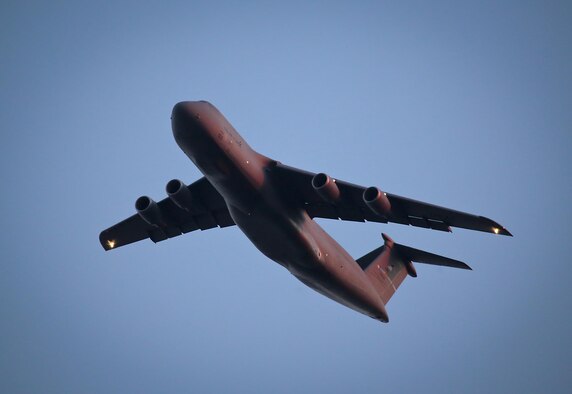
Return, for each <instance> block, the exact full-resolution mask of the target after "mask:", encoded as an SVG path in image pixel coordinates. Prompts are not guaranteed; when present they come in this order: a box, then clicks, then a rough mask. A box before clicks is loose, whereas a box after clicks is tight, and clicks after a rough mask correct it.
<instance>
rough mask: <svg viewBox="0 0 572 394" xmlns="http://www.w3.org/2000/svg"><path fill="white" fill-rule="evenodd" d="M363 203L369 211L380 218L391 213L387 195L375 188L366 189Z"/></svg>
mask: <svg viewBox="0 0 572 394" xmlns="http://www.w3.org/2000/svg"><path fill="white" fill-rule="evenodd" d="M363 201H364V202H365V205H367V207H368V208H369V209H371V210H372V211H373V212H374V213H376V214H378V215H380V216H385V215H387V214H388V213H389V211H391V203H390V202H389V199H388V198H387V196H386V194H385V193H384V192H382V191H381V190H379V189H378V188H377V187H375V186H372V187H368V188H367V189H365V191H364V192H363Z"/></svg>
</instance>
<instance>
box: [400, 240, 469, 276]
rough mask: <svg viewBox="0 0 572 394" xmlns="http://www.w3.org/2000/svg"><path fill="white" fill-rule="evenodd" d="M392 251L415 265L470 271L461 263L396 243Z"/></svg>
mask: <svg viewBox="0 0 572 394" xmlns="http://www.w3.org/2000/svg"><path fill="white" fill-rule="evenodd" d="M393 250H394V251H396V252H397V253H399V254H400V255H401V256H402V257H403V259H405V260H409V261H415V262H416V263H423V264H432V265H442V266H445V267H452V268H461V269H465V270H470V269H471V267H469V266H468V265H467V264H465V263H463V262H462V261H459V260H454V259H450V258H448V257H443V256H439V255H437V254H433V253H429V252H425V251H423V250H419V249H415V248H411V247H409V246H405V245H400V244H397V243H396V244H394V245H393Z"/></svg>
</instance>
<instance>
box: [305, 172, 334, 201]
mask: <svg viewBox="0 0 572 394" xmlns="http://www.w3.org/2000/svg"><path fill="white" fill-rule="evenodd" d="M312 187H313V188H314V190H315V191H316V193H318V195H319V196H320V197H322V199H323V200H325V201H327V202H330V203H333V202H336V201H337V200H338V199H339V198H340V189H338V185H336V181H335V180H333V179H332V178H330V177H329V176H328V175H326V174H324V173H323V172H320V173H319V174H316V175H314V177H313V178H312Z"/></svg>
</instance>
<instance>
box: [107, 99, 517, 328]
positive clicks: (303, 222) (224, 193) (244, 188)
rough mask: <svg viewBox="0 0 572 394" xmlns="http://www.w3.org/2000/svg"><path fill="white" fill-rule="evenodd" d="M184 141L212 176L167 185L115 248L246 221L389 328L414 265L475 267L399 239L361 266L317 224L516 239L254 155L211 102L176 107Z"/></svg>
mask: <svg viewBox="0 0 572 394" xmlns="http://www.w3.org/2000/svg"><path fill="white" fill-rule="evenodd" d="M171 124H172V129H173V134H174V137H175V140H176V141H177V144H178V145H179V147H180V148H181V149H182V150H183V152H185V154H186V155H187V156H188V157H189V159H191V161H192V162H193V163H194V164H195V165H196V166H197V167H198V168H199V170H200V171H201V172H202V173H203V174H204V177H203V178H201V179H199V180H197V181H196V182H194V183H192V184H190V185H188V186H187V185H185V184H184V183H183V182H182V181H180V180H178V179H173V180H171V181H169V182H168V183H167V185H166V193H167V195H168V197H166V198H164V199H163V200H161V201H159V202H155V201H153V200H152V199H151V198H150V197H147V196H142V197H140V198H138V199H137V201H136V202H135V209H136V211H137V212H136V213H135V214H133V215H132V216H130V217H129V218H127V219H125V220H123V221H122V222H119V223H118V224H116V225H114V226H112V227H110V228H108V229H106V230H104V231H102V232H101V234H100V236H99V239H100V242H101V244H102V246H103V248H104V249H105V250H110V249H116V248H118V247H120V246H124V245H127V244H130V243H133V242H136V241H140V240H142V239H145V238H150V239H151V240H152V241H153V242H159V241H163V240H166V239H168V238H172V237H176V236H178V235H181V234H185V233H188V232H191V231H194V230H198V229H200V230H207V229H211V228H215V227H228V226H233V225H235V224H236V225H237V226H238V227H239V228H240V230H242V232H243V233H244V234H245V235H246V236H247V237H248V238H249V239H250V241H251V242H252V243H253V244H254V246H256V248H258V250H260V251H261V252H262V253H263V254H264V255H266V256H267V257H268V258H270V259H271V260H274V261H275V262H277V263H278V264H280V265H282V266H283V267H285V268H286V269H287V270H288V271H290V272H291V273H292V274H293V275H294V276H295V277H296V278H298V279H299V280H300V281H302V282H303V283H304V284H306V285H307V286H309V287H311V288H312V289H314V290H316V291H317V292H319V293H321V294H323V295H325V296H326V297H329V298H331V299H332V300H334V301H337V302H339V303H341V304H343V305H345V306H347V307H349V308H352V309H354V310H356V311H358V312H361V313H363V314H365V315H367V316H370V317H372V318H373V319H376V320H379V321H381V322H388V321H389V317H388V315H387V311H386V308H385V305H386V304H387V302H388V301H389V300H390V298H391V297H392V296H393V294H394V293H395V291H396V290H397V288H398V287H399V285H400V284H401V283H402V281H403V280H404V279H405V277H406V276H407V275H409V276H412V277H415V276H417V274H416V271H415V267H414V266H413V262H414V261H415V262H419V263H426V264H434V265H441V266H447V267H454V268H462V269H471V268H470V267H469V266H468V265H466V264H465V263H463V262H461V261H458V260H453V259H450V258H447V257H442V256H438V255H435V254H432V253H428V252H424V251H421V250H418V249H414V248H411V247H408V246H404V245H400V244H398V243H394V242H393V240H392V239H391V238H390V237H389V236H387V235H385V234H382V235H383V239H384V244H383V245H382V246H381V247H378V248H377V249H375V250H373V251H372V252H370V253H368V254H366V255H365V256H363V257H360V258H358V259H357V260H354V259H353V258H352V257H351V256H350V255H349V254H348V252H346V250H345V249H344V248H342V247H341V246H340V245H339V244H338V243H337V242H336V241H335V240H334V239H333V238H332V237H330V236H329V235H328V233H326V232H325V231H324V230H323V229H322V228H321V227H320V226H319V225H318V224H317V223H316V222H315V221H314V220H313V219H314V218H329V219H341V220H351V221H357V222H364V221H371V222H379V223H387V222H392V223H400V224H404V225H412V226H417V227H423V228H429V229H433V230H439V231H451V227H461V228H465V229H471V230H478V231H484V232H489V233H494V234H502V235H509V236H510V235H511V234H510V232H509V231H508V230H507V229H505V228H504V227H503V226H501V225H500V224H498V223H497V222H495V221H493V220H490V219H487V218H485V217H482V216H476V215H471V214H468V213H464V212H460V211H455V210H452V209H448V208H443V207H439V206H436V205H432V204H427V203H424V202H420V201H415V200H412V199H409V198H405V197H400V196H397V195H394V194H390V193H385V192H383V191H381V190H380V189H378V188H377V187H374V186H372V187H363V186H358V185H355V184H352V183H348V182H344V181H341V180H339V179H335V178H332V177H330V176H329V175H326V174H324V173H319V174H314V173H311V172H308V171H303V170H300V169H297V168H294V167H290V166H287V165H284V164H282V163H280V162H278V161H276V160H272V159H270V158H268V157H266V156H263V155H261V154H259V153H258V152H256V151H254V150H253V149H252V148H251V147H250V146H249V145H248V144H247V143H246V141H245V140H244V139H243V138H242V137H241V136H240V135H239V134H238V132H237V131H236V130H235V129H234V127H233V126H232V125H231V124H230V123H229V122H228V121H227V119H226V118H225V117H224V116H223V115H222V114H221V113H220V112H219V111H218V110H217V109H216V108H215V107H214V106H213V105H212V104H210V103H208V102H206V101H187V102H180V103H178V104H176V105H175V106H174V108H173V112H172V115H171Z"/></svg>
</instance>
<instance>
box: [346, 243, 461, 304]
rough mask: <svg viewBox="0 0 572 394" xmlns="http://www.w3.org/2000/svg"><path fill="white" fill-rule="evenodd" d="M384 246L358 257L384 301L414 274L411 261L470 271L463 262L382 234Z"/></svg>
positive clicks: (385, 302)
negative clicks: (400, 242) (398, 242)
mask: <svg viewBox="0 0 572 394" xmlns="http://www.w3.org/2000/svg"><path fill="white" fill-rule="evenodd" d="M382 237H383V240H384V241H385V242H384V245H383V246H381V247H379V248H377V249H375V250H372V251H371V252H369V253H368V254H366V255H365V256H363V257H360V258H359V259H357V260H356V261H357V263H358V264H359V265H360V267H361V268H362V269H363V270H364V271H365V273H366V275H367V276H368V278H369V280H370V281H371V282H372V283H373V285H374V287H375V289H376V290H377V292H378V293H379V295H380V296H381V299H382V300H383V303H384V304H387V302H388V301H389V300H390V299H391V297H392V296H393V294H395V292H396V291H397V289H398V288H399V285H401V283H402V282H403V280H404V279H405V277H406V276H407V275H409V276H412V277H414V278H415V277H417V272H416V271H415V267H414V266H413V262H414V261H415V262H418V263H424V264H432V265H441V266H445V267H452V268H462V269H467V270H470V269H471V267H469V266H468V265H467V264H465V263H463V262H462V261H458V260H453V259H450V258H448V257H443V256H439V255H436V254H433V253H429V252H425V251H423V250H419V249H414V248H411V247H409V246H405V245H400V244H397V243H395V242H393V240H392V239H391V238H390V237H389V236H388V235H386V234H382Z"/></svg>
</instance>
